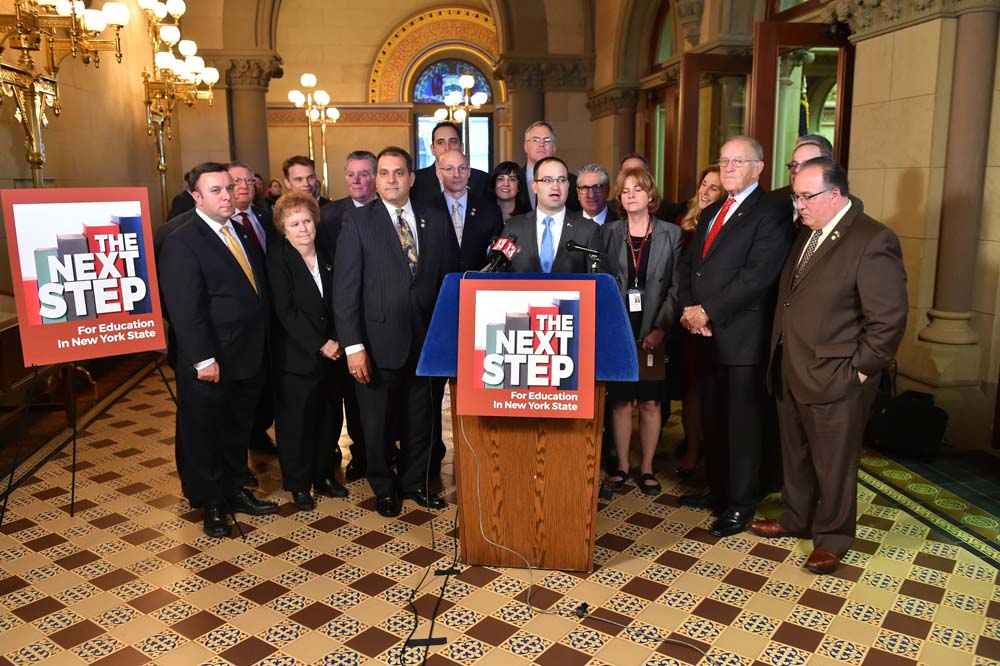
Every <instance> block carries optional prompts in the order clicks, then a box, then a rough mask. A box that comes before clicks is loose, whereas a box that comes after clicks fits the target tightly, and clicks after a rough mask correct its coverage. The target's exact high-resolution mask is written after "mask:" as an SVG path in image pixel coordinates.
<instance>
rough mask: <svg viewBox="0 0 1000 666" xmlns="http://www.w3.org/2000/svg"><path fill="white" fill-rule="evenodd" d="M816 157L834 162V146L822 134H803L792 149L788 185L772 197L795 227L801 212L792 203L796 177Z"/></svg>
mask: <svg viewBox="0 0 1000 666" xmlns="http://www.w3.org/2000/svg"><path fill="white" fill-rule="evenodd" d="M815 157H828V158H830V159H831V160H832V159H833V145H832V144H831V143H830V141H829V139H827V138H826V137H825V136H822V135H820V134H803V135H802V136H800V137H799V138H798V139H796V141H795V148H793V149H792V160H791V161H790V162H789V163H788V164H786V165H785V168H787V169H788V185H786V186H784V187H779V188H778V189H776V190H774V191H772V192H771V196H773V197H774V198H775V200H776V201H778V202H779V203H780V204H781V205H782V206H783V207H784V208H785V213H786V216H787V217H789V218H791V221H792V222H793V223H794V224H795V225H798V224H799V211H798V209H797V208H796V207H795V205H794V204H793V203H792V194H793V192H794V188H795V176H796V175H798V173H799V167H800V166H801V165H803V164H805V163H806V162H808V161H809V160H811V159H813V158H815ZM796 228H798V226H796Z"/></svg>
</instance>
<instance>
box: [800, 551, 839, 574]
mask: <svg viewBox="0 0 1000 666" xmlns="http://www.w3.org/2000/svg"><path fill="white" fill-rule="evenodd" d="M838 566H840V555H834V554H833V553H831V552H830V551H828V550H823V549H822V548H817V549H815V550H814V551H813V552H812V553H810V555H809V559H808V560H806V569H808V570H809V571H812V572H813V573H814V574H831V573H833V572H834V571H836V570H837V567H838Z"/></svg>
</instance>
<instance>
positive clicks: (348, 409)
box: [331, 357, 365, 461]
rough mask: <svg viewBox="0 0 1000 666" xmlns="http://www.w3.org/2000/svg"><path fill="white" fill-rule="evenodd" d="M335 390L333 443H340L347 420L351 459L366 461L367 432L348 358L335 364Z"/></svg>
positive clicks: (333, 376)
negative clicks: (362, 419)
mask: <svg viewBox="0 0 1000 666" xmlns="http://www.w3.org/2000/svg"><path fill="white" fill-rule="evenodd" d="M331 381H332V383H333V390H334V391H336V392H337V404H336V405H335V406H334V407H333V432H332V437H333V443H334V444H337V445H338V450H339V442H340V431H341V430H342V429H343V427H344V420H345V419H346V420H347V435H348V437H350V438H351V458H352V459H353V460H361V461H363V460H364V459H365V431H364V428H363V427H362V423H361V409H360V408H359V407H358V396H357V394H356V393H355V391H354V383H355V382H354V378H353V377H351V371H350V370H348V369H347V361H346V357H345V358H341V359H340V360H339V361H337V362H335V363H334V364H333V374H332V377H331Z"/></svg>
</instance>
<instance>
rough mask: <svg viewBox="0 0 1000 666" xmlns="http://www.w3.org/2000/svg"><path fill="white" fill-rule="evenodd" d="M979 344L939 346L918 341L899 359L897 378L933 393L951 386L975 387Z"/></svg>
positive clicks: (977, 374) (977, 380)
mask: <svg viewBox="0 0 1000 666" xmlns="http://www.w3.org/2000/svg"><path fill="white" fill-rule="evenodd" d="M981 355H982V350H981V348H980V347H979V345H975V344H973V345H954V344H939V343H934V342H921V341H918V342H916V343H914V344H912V345H909V349H907V350H906V352H905V353H904V354H901V355H900V357H899V367H900V371H899V372H900V375H903V374H905V375H906V376H907V377H909V378H910V379H913V380H915V381H918V382H920V383H922V384H926V385H927V386H930V387H933V388H934V389H935V390H938V389H942V388H948V387H955V386H979V385H980V383H981V382H980V379H979V372H980V367H979V366H980V357H981Z"/></svg>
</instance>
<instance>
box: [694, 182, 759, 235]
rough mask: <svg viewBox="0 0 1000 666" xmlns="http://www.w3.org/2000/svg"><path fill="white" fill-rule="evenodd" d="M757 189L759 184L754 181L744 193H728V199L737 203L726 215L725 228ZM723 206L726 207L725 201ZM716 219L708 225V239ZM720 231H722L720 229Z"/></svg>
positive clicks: (706, 232) (723, 222) (706, 231)
mask: <svg viewBox="0 0 1000 666" xmlns="http://www.w3.org/2000/svg"><path fill="white" fill-rule="evenodd" d="M756 189H757V182H756V181H754V182H752V183H750V187H748V188H746V189H745V190H743V191H742V192H737V193H736V194H729V193H728V192H727V193H726V198H729V197H732V198H734V199H736V201H735V202H733V205H732V206H730V207H729V212H727V213H726V219H724V220H723V221H722V225H723V226H725V224H726V222H728V221H729V220H731V219H732V217H733V214H734V213H736V209H737V208H739V207H740V204H741V203H743V201H744V200H746V198H747V197H748V196H750V194H751V193H752V192H753V191H754V190H756ZM723 205H725V203H724V200H723ZM720 210H721V209H720ZM715 217H718V214H716V216H715ZM715 217H713V218H712V221H711V222H710V223H709V225H708V229H706V230H705V237H706V238H707V237H708V232H710V231H711V230H712V226H713V225H714V224H715ZM719 231H722V230H721V229H720V230H719Z"/></svg>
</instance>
